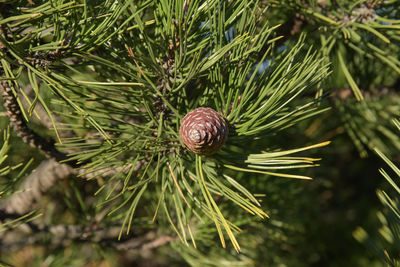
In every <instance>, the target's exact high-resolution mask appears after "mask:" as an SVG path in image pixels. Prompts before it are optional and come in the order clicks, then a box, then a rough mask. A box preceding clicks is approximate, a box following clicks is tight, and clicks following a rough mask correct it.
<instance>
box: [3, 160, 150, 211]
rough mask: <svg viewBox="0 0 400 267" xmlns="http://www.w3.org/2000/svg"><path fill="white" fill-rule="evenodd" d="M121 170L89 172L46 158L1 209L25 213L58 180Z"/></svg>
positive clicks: (139, 163) (138, 166)
mask: <svg viewBox="0 0 400 267" xmlns="http://www.w3.org/2000/svg"><path fill="white" fill-rule="evenodd" d="M143 164H144V161H139V162H138V163H137V164H136V166H135V167H134V171H135V172H137V171H138V170H139V169H140V168H141V167H142V165H143ZM121 170H122V167H121V168H116V169H115V168H112V169H106V170H104V169H103V170H99V171H94V172H90V173H87V170H85V169H79V170H76V169H73V168H72V167H71V166H69V165H67V164H60V163H58V162H57V161H55V160H54V159H48V160H45V161H43V162H42V163H40V165H39V166H38V167H37V168H36V169H35V171H34V172H32V173H31V174H30V175H28V176H27V177H26V178H25V180H24V182H23V183H22V184H21V185H20V186H19V188H18V190H17V191H18V193H14V194H13V195H12V196H11V197H9V198H8V199H7V200H6V201H5V202H4V203H3V204H2V205H0V211H4V212H7V213H16V214H24V213H26V212H28V211H30V210H31V209H32V205H33V204H34V203H35V202H36V201H38V200H39V199H40V198H41V197H42V196H43V194H45V193H46V192H47V191H48V190H49V189H50V188H52V187H53V186H54V185H55V184H56V183H57V181H59V180H62V179H65V178H67V177H68V176H71V175H78V176H80V177H81V178H84V179H88V180H89V179H93V178H94V177H111V176H113V175H114V174H116V173H118V172H120V171H121Z"/></svg>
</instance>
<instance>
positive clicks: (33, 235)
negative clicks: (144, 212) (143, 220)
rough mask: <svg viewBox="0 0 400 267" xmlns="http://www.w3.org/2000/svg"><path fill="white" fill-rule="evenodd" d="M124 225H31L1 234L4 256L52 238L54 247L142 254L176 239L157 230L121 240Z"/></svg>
mask: <svg viewBox="0 0 400 267" xmlns="http://www.w3.org/2000/svg"><path fill="white" fill-rule="evenodd" d="M18 216H20V215H19V214H12V213H7V212H3V211H0V217H1V218H9V219H14V218H18ZM120 230H121V227H120V226H104V227H101V228H100V227H99V225H98V224H97V223H93V224H92V225H90V226H82V225H51V226H42V225H38V224H35V223H33V222H27V223H24V224H22V225H20V226H19V227H18V228H16V229H13V230H8V231H7V230H6V231H5V232H0V237H1V239H0V253H1V252H7V253H10V252H12V251H15V250H18V249H22V248H23V247H26V246H30V245H36V244H40V243H42V242H43V238H46V237H48V235H50V236H51V238H50V239H49V242H50V245H51V246H55V247H67V246H70V245H71V242H80V243H96V244H99V245H100V246H103V247H111V248H114V249H117V250H139V251H141V252H143V251H148V250H153V249H157V248H159V247H161V246H163V245H165V244H168V243H169V242H172V241H174V240H175V239H176V238H175V237H172V236H168V235H162V234H160V233H158V231H156V230H153V231H149V232H147V233H143V234H131V235H130V236H126V237H125V238H124V239H122V240H120V241H118V240H117V237H118V234H119V232H120Z"/></svg>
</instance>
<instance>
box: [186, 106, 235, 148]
mask: <svg viewBox="0 0 400 267" xmlns="http://www.w3.org/2000/svg"><path fill="white" fill-rule="evenodd" d="M179 134H180V137H181V140H182V142H183V143H184V144H185V146H186V147H187V149H189V150H190V151H192V152H193V153H195V154H199V155H211V154H214V153H216V152H217V151H218V150H219V149H220V148H221V147H222V145H223V144H224V143H225V140H226V138H227V136H228V125H227V123H226V122H225V120H224V118H223V117H222V116H221V114H219V113H218V112H216V111H215V110H213V109H211V108H197V109H195V110H192V111H191V112H189V113H188V114H186V116H185V117H184V118H183V120H182V124H181V127H180V129H179Z"/></svg>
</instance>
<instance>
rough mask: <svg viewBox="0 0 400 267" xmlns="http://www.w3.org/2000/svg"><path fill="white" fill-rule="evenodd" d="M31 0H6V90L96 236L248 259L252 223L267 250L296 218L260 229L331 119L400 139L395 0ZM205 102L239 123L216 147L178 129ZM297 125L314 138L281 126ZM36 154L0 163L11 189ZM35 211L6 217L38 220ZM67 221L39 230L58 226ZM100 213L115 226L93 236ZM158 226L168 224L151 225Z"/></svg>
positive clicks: (220, 260)
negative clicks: (209, 151) (205, 151)
mask: <svg viewBox="0 0 400 267" xmlns="http://www.w3.org/2000/svg"><path fill="white" fill-rule="evenodd" d="M28 2H29V4H27V3H26V2H25V1H19V0H15V1H12V0H11V1H8V0H6V1H0V59H1V65H0V66H1V67H0V74H1V77H0V79H1V85H0V86H1V88H0V89H2V90H3V102H4V106H5V107H6V109H7V112H8V113H9V114H8V116H9V117H10V125H11V126H13V128H14V130H15V131H16V132H17V134H18V135H19V136H20V137H21V138H22V139H23V140H24V141H25V142H27V143H29V144H30V145H31V146H33V147H34V148H35V149H36V150H38V151H41V152H43V154H44V155H45V156H46V157H47V158H49V159H47V160H46V159H45V160H43V162H42V163H46V162H47V163H49V162H50V161H51V160H54V159H55V160H56V161H58V162H59V163H63V164H65V165H63V166H68V170H69V172H70V173H69V174H70V177H69V178H68V179H65V180H64V181H62V182H60V183H61V184H63V185H62V186H64V187H63V188H68V190H66V191H65V192H62V194H61V198H62V199H63V202H64V203H65V204H64V205H65V206H66V207H68V210H70V212H71V213H72V214H73V215H74V219H73V220H72V221H73V222H74V223H75V224H76V225H70V226H69V228H67V229H69V230H67V231H70V233H71V240H74V238H73V237H72V236H74V235H73V233H75V232H74V231H75V230H73V229H75V228H74V227H75V226H77V228H76V229H81V230H82V229H83V228H80V226H85V227H87V228H84V230H85V234H86V236H89V238H87V237H85V238H83V240H85V241H89V242H92V243H98V244H99V247H100V250H101V248H102V247H107V246H111V245H110V244H112V246H115V247H118V246H123V245H121V243H123V242H125V241H129V240H130V239H135V238H138V240H142V239H141V238H143V240H144V241H143V243H144V245H140V246H138V247H141V248H143V247H151V246H157V245H154V244H153V243H154V242H156V241H157V242H158V241H159V242H161V243H163V242H165V243H171V247H172V248H174V249H175V251H176V253H178V254H179V256H180V257H182V258H183V259H184V260H185V261H186V262H187V263H189V264H191V265H193V266H199V265H207V266H239V265H240V266H243V265H245V266H247V265H251V264H254V262H253V259H255V258H258V257H260V256H259V255H261V254H263V252H260V251H262V250H261V249H260V246H261V245H262V244H263V240H262V238H261V237H260V236H258V235H257V233H256V232H251V231H249V232H246V231H245V232H246V234H243V235H242V234H240V233H241V232H242V230H243V229H246V228H248V227H249V225H251V227H254V228H253V229H260V231H262V232H263V234H264V233H265V234H270V235H271V236H274V238H271V240H270V244H267V245H265V247H266V248H271V250H274V249H276V248H275V247H276V244H278V243H280V242H289V241H288V239H290V237H288V233H291V232H295V231H297V230H298V229H294V228H293V227H292V226H291V225H289V224H285V223H284V222H281V221H277V220H274V219H272V220H270V221H268V223H269V226H268V227H269V228H268V229H266V228H265V226H264V224H265V222H266V219H267V218H269V216H270V212H269V211H268V209H269V210H273V209H274V208H273V207H272V208H271V207H269V206H267V205H263V201H266V200H267V199H268V197H269V196H265V195H264V192H265V189H266V188H268V186H270V187H271V188H275V186H276V188H279V186H277V185H278V184H279V183H280V182H278V180H279V178H289V179H292V178H293V179H300V180H310V179H311V177H310V175H309V173H310V172H307V171H306V169H307V170H308V168H309V167H314V166H318V165H319V164H318V162H319V161H320V157H319V156H317V157H315V156H313V154H312V153H314V152H313V150H314V149H318V148H322V147H325V146H326V145H328V144H329V143H330V142H329V141H328V140H329V137H331V134H330V133H331V132H332V131H333V132H339V131H341V129H344V130H345V131H346V132H347V134H348V135H349V136H350V138H351V139H352V141H353V143H354V145H355V146H356V147H357V149H358V151H359V153H360V154H361V156H367V154H368V152H369V151H371V150H372V149H375V148H376V149H377V150H378V151H382V152H383V153H385V154H386V155H396V153H398V151H399V150H400V140H399V136H398V132H397V131H396V127H395V126H394V125H393V124H392V123H391V119H392V118H394V117H398V116H400V110H399V108H398V107H399V101H400V99H399V96H398V94H397V93H396V88H395V83H396V81H398V79H399V76H400V61H399V60H400V59H399V58H398V54H399V52H400V51H399V50H400V49H399V47H400V46H399V41H400V40H399V36H400V35H399V32H400V20H399V19H400V18H399V15H400V14H399V7H400V5H399V2H398V1H355V2H354V1H315V0H309V1H294V0H287V1H262V0H260V1H257V0H244V1H219V0H206V1H199V0H190V1H189V0H159V1H149V0H138V1H128V0H126V1H125V0H124V1H68V0H67V1H63V0H58V1H33V2H32V1H28ZM378 69H379V71H380V72H381V73H380V74H379V75H378V74H377V73H378ZM382 73H385V75H382ZM8 107H14V109H10V108H8ZM198 107H211V108H213V109H214V110H216V111H217V112H219V113H220V114H222V115H223V117H224V118H225V119H226V122H227V123H228V125H229V136H228V138H227V141H226V143H225V145H224V146H223V148H222V149H221V150H220V151H219V152H218V153H216V154H214V155H211V156H199V155H195V154H193V153H192V152H190V151H188V150H187V149H185V147H184V146H183V144H182V142H181V140H180V137H179V127H180V124H181V121H182V118H183V117H184V116H185V114H187V113H188V112H189V111H191V110H194V109H196V108H198ZM16 113H18V114H16ZM310 119H315V120H314V122H313V124H312V125H311V126H310V127H309V128H308V129H306V130H304V129H303V128H302V127H303V125H304V123H305V122H306V121H309V120H310ZM13 123H14V124H13ZM43 125H45V127H44V128H45V130H43V129H42V128H43ZM41 127H42V128H41ZM24 129H25V130H24ZM40 129H42V130H40ZM49 129H50V130H51V131H49ZM288 131H297V133H298V134H299V135H303V134H305V135H306V136H309V137H311V138H310V139H309V140H308V139H307V138H305V139H304V138H303V139H299V142H294V141H293V142H292V141H291V142H286V141H282V140H281V139H282V138H284V137H283V136H284V134H285V133H287V132H288ZM8 136H9V133H8V132H6V133H5V139H4V140H5V141H4V145H3V149H2V150H1V151H0V161H1V163H3V162H4V161H5V159H6V156H5V155H6V151H7V146H8V141H7V140H8ZM313 137H315V138H313ZM326 137H328V138H326ZM277 140H278V141H277ZM298 144H300V145H298ZM319 151H320V150H319ZM26 162H27V163H22V164H20V165H17V166H16V167H8V166H7V167H1V168H3V169H1V170H0V174H1V175H0V176H4V177H6V176H5V175H7V173H6V172H8V171H10V170H12V171H13V173H12V177H13V179H12V180H8V179H2V180H1V182H2V183H3V184H4V185H2V186H1V187H0V191H1V192H4V193H2V197H5V198H7V197H8V198H11V197H12V195H18V194H19V193H21V192H19V191H18V186H17V185H18V184H19V183H21V181H22V180H23V179H28V178H29V177H32V175H33V173H31V165H30V164H32V160H27V161H26ZM16 168H18V172H17V171H14V169H16ZM14 173H15V174H14ZM8 175H9V176H10V175H11V173H10V174H8ZM385 177H388V176H385ZM3 180H4V182H3ZM292 182H296V181H293V180H292ZM301 182H304V183H305V182H306V181H301ZM296 183H297V182H296ZM275 193H276V194H286V192H275ZM288 193H290V192H289V191H288ZM40 194H41V193H40ZM382 194H384V193H382ZM382 196H383V195H382ZM54 202H56V201H54ZM53 205H54V204H53ZM266 206H267V207H266ZM37 214H40V213H36V212H35V211H33V212H30V211H29V212H27V213H26V214H25V215H24V216H23V217H18V216H17V217H15V218H11V220H6V221H5V222H3V221H0V223H2V224H1V227H2V229H4V230H9V227H8V225H9V224H12V225H18V224H19V223H21V224H22V223H25V225H28V226H29V227H31V228H32V227H33V226H32V225H33V224H31V222H32V220H33V219H36V216H37ZM4 216H5V215H4ZM13 219H14V221H13ZM52 222H53V223H54V222H56V221H52ZM58 223H60V222H57V223H54V225H46V226H45V227H44V228H43V226H42V225H39V227H38V229H41V230H42V231H44V232H46V231H47V232H50V233H58V232H57V231H56V227H57V226H60V225H58ZM61 224H62V222H61ZM91 225H92V226H93V225H96V226H95V227H91ZM34 226H35V225H34ZM35 227H36V226H35ZM46 227H47V228H46ZM51 227H53V228H51ZM60 227H61V226H60ZM97 227H100V228H101V229H111V228H112V229H113V230H114V227H117V228H118V231H117V233H116V235H115V236H114V237H113V239H112V240H113V241H110V240H109V238H108V236H107V238H104V239H101V240H98V239H96V238H97V237H96V236H95V234H96V233H97V232H96V231H97V230H98V229H97ZM258 227H260V228H258ZM299 228H301V227H299ZM35 229H36V228H35ZM76 231H77V232H78V230H76ZM153 231H157V233H158V234H159V235H160V237H159V239H157V238H156V237H154V238H148V239H154V240H147V239H146V238H147V236H146V233H149V234H151V233H153ZM164 234H165V235H166V236H168V238H164ZM53 236H57V235H56V234H53ZM137 236H138V237H137ZM149 236H151V235H149ZM50 239H51V238H50ZM55 239H56V238H55ZM217 239H219V242H220V244H221V247H224V248H225V249H222V248H219V247H218V246H216V240H217ZM56 241H57V240H56ZM56 241H55V242H56ZM32 242H33V241H32ZM113 242H115V243H113ZM118 242H121V243H118ZM146 242H148V243H146ZM152 242H153V243H152ZM127 243H128V242H127ZM49 244H51V241H50V242H49ZM57 244H58V243H57ZM163 244H164V243H163ZM241 244H244V246H241ZM53 245H54V244H53ZM128 245H129V246H132V247H135V245H132V244H131V243H129V244H128ZM135 248H137V247H135ZM234 251H237V252H239V251H241V254H235V253H233V252H234ZM257 253H258V254H257ZM166 254H169V252H167V253H166ZM220 255H223V256H222V257H221V256H220ZM265 257H266V256H265ZM277 257H278V256H274V255H271V256H270V258H268V262H269V264H278V263H279V261H280V259H277ZM60 264H61V263H60ZM62 264H64V265H65V264H73V263H72V262H71V263H67V262H63V263H62ZM74 264H78V263H74ZM61 266H62V265H61Z"/></svg>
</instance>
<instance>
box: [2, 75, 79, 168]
mask: <svg viewBox="0 0 400 267" xmlns="http://www.w3.org/2000/svg"><path fill="white" fill-rule="evenodd" d="M0 90H1V91H2V95H3V100H4V107H5V108H6V110H7V115H8V116H9V117H10V125H11V127H12V128H13V129H14V130H15V131H16V133H17V134H18V136H19V137H21V138H22V140H23V141H24V142H25V143H27V144H29V145H30V146H31V147H33V148H36V149H38V150H40V151H41V152H43V154H45V156H46V157H48V158H53V159H55V160H56V161H58V162H61V161H64V160H67V159H68V158H67V155H66V154H64V153H62V152H60V151H58V150H57V149H56V148H55V146H54V143H55V141H54V140H50V141H49V140H46V139H44V138H43V137H41V136H40V135H38V134H37V133H36V132H34V131H33V130H31V129H30V128H29V126H28V125H27V123H26V122H25V120H24V117H23V115H22V112H21V109H20V107H19V105H18V102H17V99H16V97H15V95H14V93H13V90H12V89H11V87H10V86H9V85H8V81H6V80H3V81H2V82H1V83H0ZM68 164H69V165H71V166H72V167H78V166H79V164H78V163H77V162H74V161H69V162H68Z"/></svg>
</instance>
